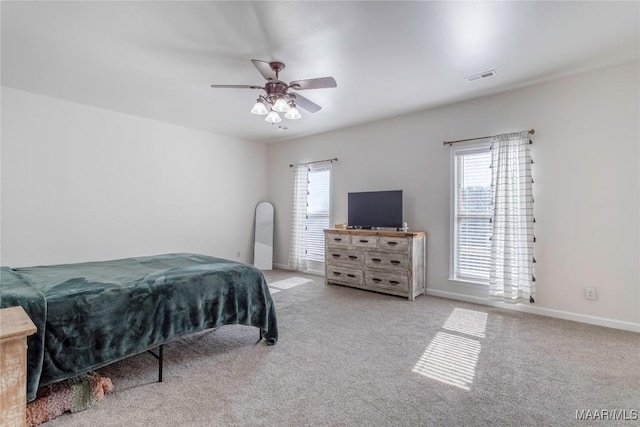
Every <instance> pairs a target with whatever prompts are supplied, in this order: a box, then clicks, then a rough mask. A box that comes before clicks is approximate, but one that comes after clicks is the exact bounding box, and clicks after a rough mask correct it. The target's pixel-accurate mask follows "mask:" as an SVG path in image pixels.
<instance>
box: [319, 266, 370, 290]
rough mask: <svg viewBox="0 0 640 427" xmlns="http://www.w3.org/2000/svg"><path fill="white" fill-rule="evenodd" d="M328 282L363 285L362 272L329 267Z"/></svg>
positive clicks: (346, 268)
mask: <svg viewBox="0 0 640 427" xmlns="http://www.w3.org/2000/svg"><path fill="white" fill-rule="evenodd" d="M326 279H327V281H329V282H333V281H335V282H345V283H349V284H353V285H362V270H354V269H351V268H348V267H338V266H335V265H330V264H329V265H327V277H326Z"/></svg>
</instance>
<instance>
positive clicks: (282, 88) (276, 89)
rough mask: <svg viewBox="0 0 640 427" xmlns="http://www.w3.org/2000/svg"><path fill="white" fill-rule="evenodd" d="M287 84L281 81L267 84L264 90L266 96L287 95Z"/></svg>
mask: <svg viewBox="0 0 640 427" xmlns="http://www.w3.org/2000/svg"><path fill="white" fill-rule="evenodd" d="M287 87H288V86H287V84H286V83H285V82H281V81H275V82H267V83H266V84H265V85H264V89H265V91H266V92H267V95H268V96H270V97H271V96H285V95H286V94H287Z"/></svg>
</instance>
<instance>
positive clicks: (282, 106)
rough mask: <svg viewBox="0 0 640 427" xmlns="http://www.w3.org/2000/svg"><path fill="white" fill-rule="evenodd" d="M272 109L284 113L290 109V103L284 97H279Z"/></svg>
mask: <svg viewBox="0 0 640 427" xmlns="http://www.w3.org/2000/svg"><path fill="white" fill-rule="evenodd" d="M271 109H272V110H273V111H277V112H278V113H284V112H286V111H289V104H288V103H287V101H285V100H284V98H278V100H277V101H276V102H275V104H273V107H272V108H271Z"/></svg>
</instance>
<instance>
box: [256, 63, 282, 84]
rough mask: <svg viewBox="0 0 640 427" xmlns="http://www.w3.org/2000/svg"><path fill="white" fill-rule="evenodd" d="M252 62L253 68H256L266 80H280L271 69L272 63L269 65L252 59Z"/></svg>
mask: <svg viewBox="0 0 640 427" xmlns="http://www.w3.org/2000/svg"><path fill="white" fill-rule="evenodd" d="M251 62H252V63H253V66H254V67H256V68H257V69H258V71H260V74H262V76H263V77H264V78H265V79H267V80H273V81H275V80H278V77H277V76H276V73H275V72H274V71H273V69H272V68H271V64H270V63H268V62H267V61H261V60H259V59H252V60H251Z"/></svg>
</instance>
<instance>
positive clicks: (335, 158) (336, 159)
mask: <svg viewBox="0 0 640 427" xmlns="http://www.w3.org/2000/svg"><path fill="white" fill-rule="evenodd" d="M337 161H338V158H337V157H334V158H333V159H326V160H315V161H313V162H305V163H296V164H294V165H289V167H290V168H292V167H294V166H298V165H310V164H312V163H322V162H337Z"/></svg>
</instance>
